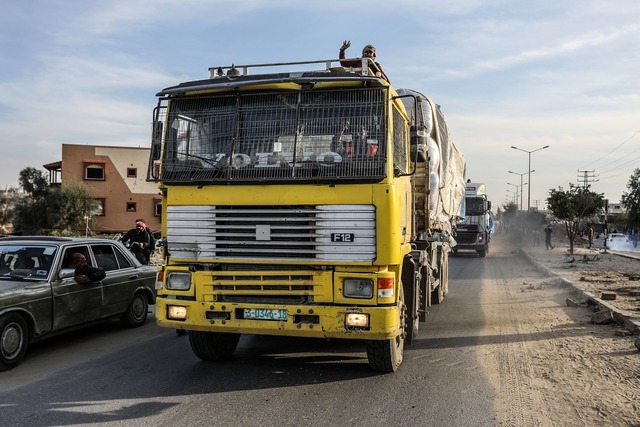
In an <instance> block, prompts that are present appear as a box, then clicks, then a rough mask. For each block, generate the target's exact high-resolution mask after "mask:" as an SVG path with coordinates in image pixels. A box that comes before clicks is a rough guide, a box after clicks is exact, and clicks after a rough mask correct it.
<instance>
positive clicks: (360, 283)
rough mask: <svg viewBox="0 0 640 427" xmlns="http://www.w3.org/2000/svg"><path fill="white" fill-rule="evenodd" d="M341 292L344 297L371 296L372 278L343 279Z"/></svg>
mask: <svg viewBox="0 0 640 427" xmlns="http://www.w3.org/2000/svg"><path fill="white" fill-rule="evenodd" d="M342 294H343V295H344V296H345V297H346V298H373V280H370V279H344V282H343V285H342Z"/></svg>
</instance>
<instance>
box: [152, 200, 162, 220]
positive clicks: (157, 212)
mask: <svg viewBox="0 0 640 427" xmlns="http://www.w3.org/2000/svg"><path fill="white" fill-rule="evenodd" d="M154 208H155V209H154V212H155V213H154V215H155V216H162V201H160V200H154Z"/></svg>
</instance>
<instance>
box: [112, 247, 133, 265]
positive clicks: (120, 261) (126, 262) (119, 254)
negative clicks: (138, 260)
mask: <svg viewBox="0 0 640 427" xmlns="http://www.w3.org/2000/svg"><path fill="white" fill-rule="evenodd" d="M113 249H114V251H115V253H116V258H117V259H118V264H120V268H131V267H133V266H132V265H131V262H130V261H129V260H128V259H127V257H125V256H124V254H123V253H122V252H120V251H119V250H118V249H117V248H113Z"/></svg>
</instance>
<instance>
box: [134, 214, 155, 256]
mask: <svg viewBox="0 0 640 427" xmlns="http://www.w3.org/2000/svg"><path fill="white" fill-rule="evenodd" d="M138 222H141V223H143V224H144V231H146V232H147V234H149V247H148V248H145V249H144V250H143V251H142V252H143V253H144V257H145V258H146V259H147V264H150V263H151V254H152V253H154V252H155V251H156V236H154V235H153V231H151V229H150V228H149V227H147V223H146V222H145V220H144V219H143V218H138V219H136V224H137V223H138Z"/></svg>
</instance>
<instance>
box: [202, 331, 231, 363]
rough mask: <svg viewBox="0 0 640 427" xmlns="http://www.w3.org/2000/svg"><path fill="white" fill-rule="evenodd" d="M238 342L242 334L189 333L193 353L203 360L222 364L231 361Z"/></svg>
mask: <svg viewBox="0 0 640 427" xmlns="http://www.w3.org/2000/svg"><path fill="white" fill-rule="evenodd" d="M238 341H240V334H224V333H220V332H199V331H189V344H190V345H191V351H193V353H194V354H195V355H196V356H198V357H199V358H200V359H202V360H207V361H214V362H220V361H223V360H228V359H230V358H231V356H232V355H233V352H234V351H236V347H238Z"/></svg>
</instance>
